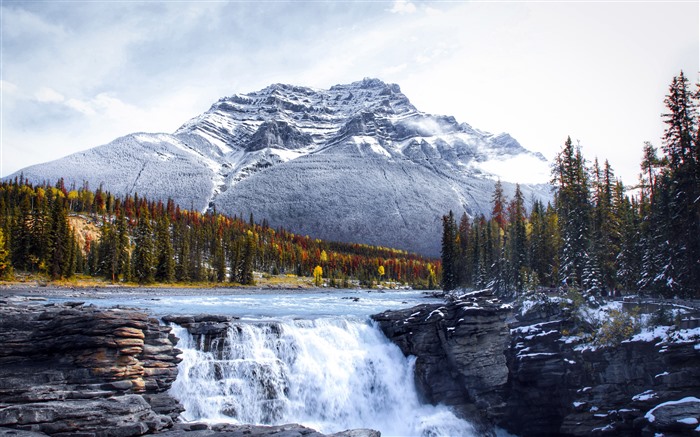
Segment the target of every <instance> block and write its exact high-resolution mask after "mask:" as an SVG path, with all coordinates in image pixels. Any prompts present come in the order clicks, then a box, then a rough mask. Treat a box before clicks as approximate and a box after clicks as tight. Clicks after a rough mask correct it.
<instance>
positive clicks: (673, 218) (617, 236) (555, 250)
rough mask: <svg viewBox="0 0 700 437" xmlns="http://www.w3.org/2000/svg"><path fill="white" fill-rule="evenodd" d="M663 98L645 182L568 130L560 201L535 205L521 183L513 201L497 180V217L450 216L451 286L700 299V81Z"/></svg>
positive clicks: (559, 167) (683, 81) (556, 178)
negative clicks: (584, 147)
mask: <svg viewBox="0 0 700 437" xmlns="http://www.w3.org/2000/svg"><path fill="white" fill-rule="evenodd" d="M664 104H665V107H666V110H667V111H666V112H665V113H664V114H662V120H663V123H664V124H665V130H664V136H663V138H662V141H663V143H662V146H661V152H659V150H658V149H657V148H656V147H655V146H654V145H652V144H651V143H649V142H647V143H645V144H644V146H643V159H642V162H641V164H640V175H639V183H638V184H637V185H635V186H624V185H623V183H622V182H621V181H620V180H619V179H617V178H616V177H615V174H614V171H613V169H612V168H611V166H610V164H609V163H608V162H607V161H605V162H604V163H602V164H601V163H600V162H599V161H598V159H597V158H596V159H594V160H593V162H592V164H591V163H590V162H589V161H587V160H586V159H585V158H584V157H583V154H582V152H581V147H580V146H579V145H574V144H573V143H572V141H571V138H568V139H567V140H566V142H565V143H564V146H563V147H562V149H561V151H560V152H559V153H558V155H557V156H556V158H555V160H554V163H553V167H552V185H553V190H554V197H553V202H552V203H548V204H547V205H544V204H542V203H541V202H535V203H534V206H533V207H532V209H531V211H529V212H528V211H526V209H525V206H524V205H525V202H524V200H525V199H523V196H522V193H521V192H520V189H519V187H518V188H517V189H516V192H515V194H514V196H513V199H510V200H508V199H505V198H504V195H503V191H502V189H501V187H500V183H499V184H497V186H496V188H495V190H494V193H493V195H492V214H491V216H490V217H488V218H487V217H485V216H479V217H475V218H473V219H470V218H469V217H467V216H466V214H465V215H463V216H462V217H461V218H459V220H457V219H456V218H455V217H454V215H453V213H452V212H451V211H450V213H449V214H447V215H445V216H444V217H443V235H442V267H443V277H442V285H443V288H444V289H445V290H452V289H455V288H458V287H477V288H481V287H491V288H493V289H494V291H496V292H498V293H499V294H501V295H510V296H513V295H514V294H516V293H518V292H522V291H529V290H535V289H538V288H540V287H545V288H563V289H570V288H574V289H577V290H580V291H583V292H586V293H589V294H594V295H599V296H606V295H613V294H620V293H625V292H632V293H642V294H646V295H651V296H663V297H694V298H697V297H700V129H698V126H699V125H700V119H699V115H698V105H699V104H700V85H696V87H695V91H693V90H692V89H691V88H690V86H689V83H688V79H687V78H686V77H685V75H684V74H683V72H681V73H680V74H679V75H678V76H676V77H674V78H673V81H672V83H671V85H670V87H669V92H668V94H667V96H666V98H665V100H664Z"/></svg>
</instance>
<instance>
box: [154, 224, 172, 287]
mask: <svg viewBox="0 0 700 437" xmlns="http://www.w3.org/2000/svg"><path fill="white" fill-rule="evenodd" d="M155 255H156V259H157V261H156V272H155V280H156V281H158V282H173V281H174V280H175V257H174V251H173V244H172V240H171V238H170V220H168V217H167V216H165V215H161V216H159V217H158V220H157V221H156V247H155Z"/></svg>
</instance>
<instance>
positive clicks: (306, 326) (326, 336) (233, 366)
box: [171, 318, 475, 436]
mask: <svg viewBox="0 0 700 437" xmlns="http://www.w3.org/2000/svg"><path fill="white" fill-rule="evenodd" d="M174 331H175V334H176V335H177V336H178V337H179V338H180V339H181V341H180V343H179V344H178V347H179V348H180V349H182V350H183V358H184V359H183V361H182V363H180V365H179V366H180V368H179V375H178V378H177V380H176V381H175V383H174V384H173V386H172V389H171V394H172V395H173V396H175V397H176V398H177V399H179V400H180V401H181V402H182V404H183V406H184V407H185V409H186V411H185V412H184V413H183V415H184V417H185V418H186V419H187V420H204V421H208V422H232V423H255V424H284V423H301V424H303V425H306V426H309V427H311V428H314V429H317V430H319V431H321V432H323V433H333V432H338V431H342V430H346V429H350V428H372V429H376V430H379V431H381V433H382V435H383V436H457V435H460V436H469V435H475V434H474V432H473V428H472V427H471V425H470V424H469V423H467V422H466V421H464V420H461V419H458V418H457V417H456V416H455V415H454V414H453V413H452V412H451V411H449V410H448V409H447V408H446V407H443V406H437V407H434V406H431V405H422V404H421V403H420V402H419V400H418V395H417V392H416V388H415V385H414V382H413V359H411V358H406V357H404V356H403V354H402V353H401V351H400V350H399V348H398V347H396V346H395V345H393V344H392V343H390V342H389V341H388V340H387V339H386V338H385V337H384V335H383V334H382V332H381V331H380V330H379V329H378V328H377V327H376V326H374V325H373V324H372V323H371V322H369V321H364V320H359V319H347V318H345V319H340V318H333V319H330V318H318V319H315V320H292V319H288V320H283V321H267V322H265V321H260V322H251V323H236V324H234V325H232V327H231V329H229V331H228V334H227V336H226V338H222V339H219V341H222V342H223V343H224V344H223V348H222V351H223V352H222V353H221V355H220V356H217V354H215V353H211V352H202V351H201V349H202V347H201V346H202V345H196V344H194V342H193V340H192V337H191V336H190V334H189V333H188V332H187V331H186V330H185V329H183V328H180V327H177V326H174ZM214 349H215V348H212V350H214Z"/></svg>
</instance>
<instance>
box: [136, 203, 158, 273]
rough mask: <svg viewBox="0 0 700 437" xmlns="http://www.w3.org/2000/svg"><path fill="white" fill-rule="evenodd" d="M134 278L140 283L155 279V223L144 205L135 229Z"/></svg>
mask: <svg viewBox="0 0 700 437" xmlns="http://www.w3.org/2000/svg"><path fill="white" fill-rule="evenodd" d="M132 262H133V272H134V279H136V281H138V283H139V284H150V283H152V282H154V280H155V270H156V253H155V243H154V241H153V225H152V224H151V216H150V214H149V212H148V208H144V207H142V208H141V209H140V213H139V219H138V224H137V225H136V230H135V231H134V256H133V260H132Z"/></svg>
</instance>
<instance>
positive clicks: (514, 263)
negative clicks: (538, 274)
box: [507, 184, 529, 290]
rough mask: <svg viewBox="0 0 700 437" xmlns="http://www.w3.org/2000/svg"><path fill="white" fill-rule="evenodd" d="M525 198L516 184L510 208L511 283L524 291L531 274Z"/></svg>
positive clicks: (509, 249) (509, 253)
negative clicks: (525, 280)
mask: <svg viewBox="0 0 700 437" xmlns="http://www.w3.org/2000/svg"><path fill="white" fill-rule="evenodd" d="M525 214H526V211H525V198H524V197H523V193H522V191H520V185H519V184H516V186H515V194H514V195H513V200H512V201H511V202H510V205H509V206H508V242H509V247H508V256H507V258H508V260H509V269H510V274H509V276H510V282H511V283H512V285H513V286H514V287H515V289H516V290H522V289H523V286H524V278H525V277H526V276H527V275H528V274H529V269H528V268H527V229H526V217H525Z"/></svg>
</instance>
